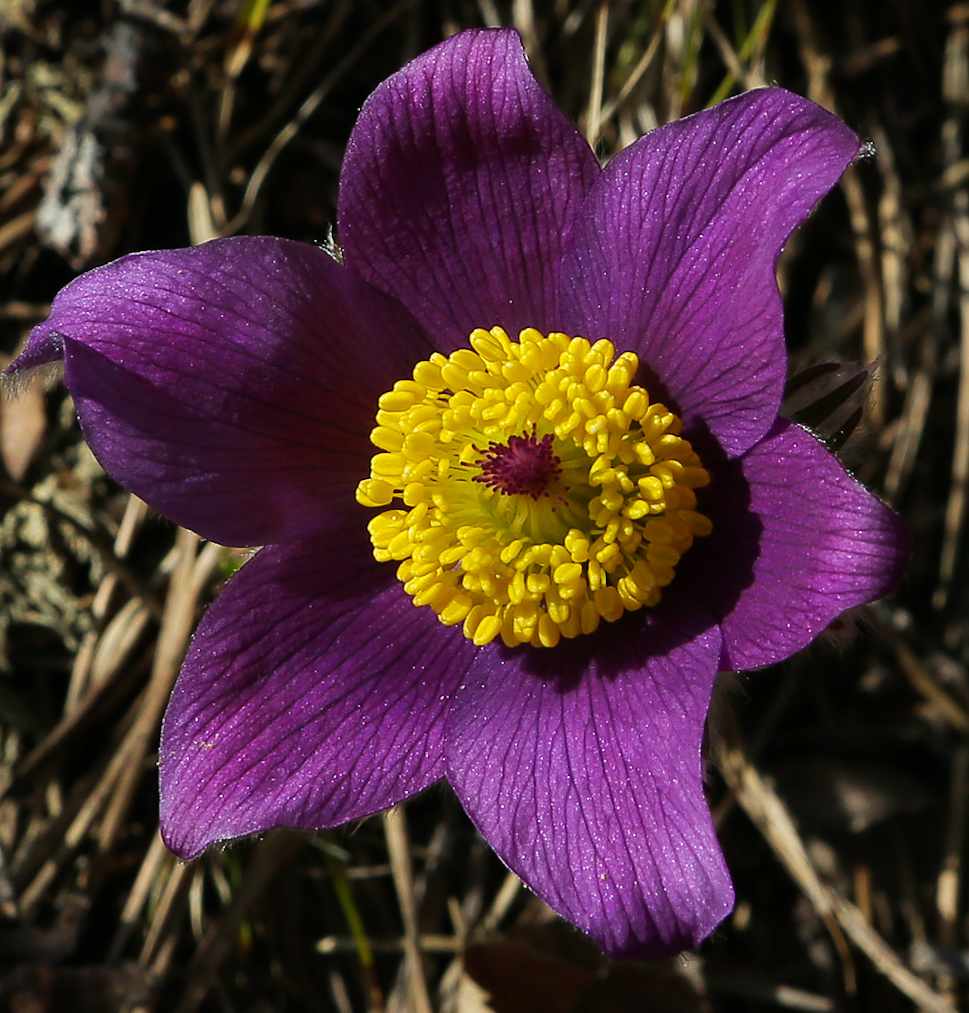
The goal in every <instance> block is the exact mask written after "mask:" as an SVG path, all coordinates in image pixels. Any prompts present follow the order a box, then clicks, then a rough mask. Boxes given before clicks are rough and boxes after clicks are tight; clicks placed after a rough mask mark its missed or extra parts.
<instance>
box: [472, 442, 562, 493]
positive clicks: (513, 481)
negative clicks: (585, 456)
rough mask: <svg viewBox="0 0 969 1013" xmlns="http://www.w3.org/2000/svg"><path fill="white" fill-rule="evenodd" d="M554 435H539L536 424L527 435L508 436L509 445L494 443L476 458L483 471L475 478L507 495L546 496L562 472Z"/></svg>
mask: <svg viewBox="0 0 969 1013" xmlns="http://www.w3.org/2000/svg"><path fill="white" fill-rule="evenodd" d="M553 439H554V437H553V436H552V434H551V433H546V434H545V435H544V436H543V437H542V438H541V439H539V438H538V437H537V436H536V435H535V430H534V428H533V429H532V431H531V433H530V434H529V435H528V436H509V437H508V443H507V445H504V444H501V443H492V444H491V446H490V447H488V449H487V450H486V451H485V456H484V457H483V458H481V460H479V461H475V462H474V463H475V464H476V465H478V467H480V468H481V474H480V475H475V476H474V478H473V479H472V481H475V482H483V483H484V484H485V485H490V486H491V488H492V489H497V490H498V491H499V492H503V493H505V495H506V496H531V498H532V499H541V497H542V496H547V495H548V487H549V485H550V484H551V483H552V482H554V481H555V479H557V478H558V477H559V475H561V474H562V464H561V462H560V461H559V459H558V458H557V457H556V456H555V451H554V450H553V449H552V441H553Z"/></svg>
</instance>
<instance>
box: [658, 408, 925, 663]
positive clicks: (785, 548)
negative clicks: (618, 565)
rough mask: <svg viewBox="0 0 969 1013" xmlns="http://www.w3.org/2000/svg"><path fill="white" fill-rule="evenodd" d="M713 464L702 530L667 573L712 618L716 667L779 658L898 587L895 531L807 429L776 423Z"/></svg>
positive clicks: (905, 547)
mask: <svg viewBox="0 0 969 1013" xmlns="http://www.w3.org/2000/svg"><path fill="white" fill-rule="evenodd" d="M725 467H726V468H727V469H730V470H732V471H733V474H732V475H730V476H722V475H717V476H715V481H714V483H713V484H712V485H711V486H710V490H711V494H710V497H709V501H708V505H705V507H704V508H705V509H706V510H707V512H708V514H709V516H710V517H711V520H712V521H713V529H714V534H713V535H711V536H710V538H709V539H706V540H704V542H698V543H697V544H696V545H695V546H694V547H693V549H691V550H690V553H688V554H687V556H686V557H685V558H684V560H683V564H684V565H683V566H682V567H681V568H680V570H679V571H678V573H677V582H678V583H680V582H682V585H683V591H684V592H685V593H686V592H690V591H691V590H692V592H693V593H694V594H700V595H702V599H703V601H704V602H706V603H707V605H708V607H710V608H712V609H714V610H715V611H717V612H718V613H719V614H721V615H723V619H722V622H721V628H722V630H723V637H724V645H723V656H722V658H721V661H720V667H721V668H723V669H731V670H737V671H739V670H742V669H747V668H756V667H758V666H760V665H769V664H772V663H774V662H776V661H781V660H783V659H784V658H786V657H788V656H790V655H791V654H793V653H794V652H795V651H797V650H800V649H801V648H802V647H804V646H806V645H807V644H808V643H810V641H811V640H813V639H814V637H816V636H817V635H818V634H819V633H821V632H822V631H823V630H824V629H825V628H826V627H827V626H828V625H829V624H830V623H831V622H832V620H834V619H835V618H837V616H838V615H840V614H841V613H842V612H844V611H845V610H846V609H849V608H852V607H853V606H855V605H861V604H863V603H865V602H870V601H874V600H875V599H876V598H880V597H881V596H882V595H885V594H888V593H889V592H890V591H891V590H893V589H894V587H895V586H896V585H897V584H898V582H899V580H901V577H902V574H903V572H904V569H905V565H906V563H907V562H908V556H909V541H910V539H909V536H908V532H907V531H906V529H905V527H904V525H903V524H902V522H901V521H900V520H899V519H898V517H897V516H896V515H895V514H894V513H893V512H892V511H891V510H890V509H889V508H888V507H887V506H885V504H884V503H882V502H881V501H880V500H879V499H877V498H876V497H875V496H873V495H872V494H871V493H870V492H868V490H867V489H865V488H864V487H863V486H862V485H861V484H860V483H859V482H857V481H856V480H855V479H854V478H852V477H851V476H850V475H849V474H848V473H847V472H846V471H845V469H844V468H843V467H842V465H841V463H840V462H839V461H838V460H837V458H836V457H835V456H834V455H833V454H831V453H830V452H829V451H828V450H826V449H825V447H823V446H822V445H821V444H820V443H819V442H818V441H817V439H815V437H814V436H812V435H811V434H810V433H808V432H806V431H805V430H803V429H801V428H800V427H799V426H796V425H793V424H792V423H790V422H785V421H783V420H780V421H778V422H777V424H776V425H775V426H774V428H773V429H772V430H771V432H770V434H769V435H768V436H767V438H766V439H764V440H763V441H762V442H760V443H758V444H757V445H756V446H755V447H753V448H752V449H751V450H750V451H748V452H747V454H745V455H744V457H743V458H742V459H741V460H740V461H737V462H730V463H729V464H728V465H726V466H725ZM741 469H742V475H743V477H742V478H741V476H740V471H741ZM714 501H716V502H714ZM691 556H692V557H693V558H690V557H691Z"/></svg>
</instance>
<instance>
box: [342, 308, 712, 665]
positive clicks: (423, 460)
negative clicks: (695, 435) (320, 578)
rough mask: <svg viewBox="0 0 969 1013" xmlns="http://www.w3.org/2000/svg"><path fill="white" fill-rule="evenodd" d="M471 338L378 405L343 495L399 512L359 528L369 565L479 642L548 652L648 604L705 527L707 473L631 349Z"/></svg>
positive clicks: (491, 334)
mask: <svg viewBox="0 0 969 1013" xmlns="http://www.w3.org/2000/svg"><path fill="white" fill-rule="evenodd" d="M470 343H471V348H462V349H459V350H458V351H456V352H454V353H453V354H451V355H450V356H444V355H442V354H440V353H438V352H435V353H434V354H433V355H432V356H431V357H430V359H429V360H426V361H424V362H419V363H418V364H417V365H416V366H415V367H414V372H413V379H411V380H399V381H398V382H397V383H395V384H394V389H393V390H392V391H389V392H388V393H386V394H384V395H383V396H382V397H381V398H380V401H379V411H378V412H377V427H376V428H375V429H374V430H373V432H372V433H371V434H370V438H371V440H372V441H373V443H374V445H375V446H376V447H377V448H378V449H379V450H381V451H382V453H378V454H376V455H374V457H373V459H372V460H371V462H370V478H369V479H365V480H364V481H362V482H361V483H360V484H359V486H358V487H357V500H358V501H359V502H360V503H362V504H363V505H364V506H369V507H387V506H391V505H392V504H394V501H399V505H397V506H393V508H392V509H389V510H384V511H383V512H382V513H380V514H378V515H377V516H375V517H374V518H373V519H372V520H371V521H370V524H369V526H368V530H369V532H370V539H371V542H372V543H373V549H374V557H375V558H376V559H377V560H379V561H381V562H386V561H389V560H396V561H398V562H399V563H400V566H399V567H398V569H397V576H398V577H399V578H400V580H401V581H402V582H403V584H404V590H405V591H406V592H407V593H408V594H409V595H411V596H412V597H413V599H414V604H415V605H429V606H430V607H431V608H432V609H433V610H434V611H435V612H436V613H437V615H438V618H439V619H440V620H441V622H442V623H444V624H445V625H448V626H451V625H456V624H457V623H463V624H464V633H465V635H466V636H467V637H468V638H469V639H471V640H473V641H474V643H475V644H479V645H480V644H486V643H489V642H490V641H492V640H494V639H495V638H496V637H498V636H500V637H501V638H502V640H503V641H504V642H505V643H506V644H507V645H508V646H515V645H517V644H532V645H534V646H536V647H538V646H544V647H552V646H554V645H555V644H557V643H558V641H559V639H560V637H576V636H578V635H579V634H580V633H591V632H592V631H593V630H595V629H596V628H597V627H598V626H599V623H600V622H601V621H602V620H603V619H605V620H606V621H608V622H612V621H614V620H616V619H618V618H619V617H620V616H621V615H622V614H623V613H624V612H626V611H635V610H636V609H640V608H642V607H643V606H652V605H655V604H656V603H657V602H658V601H659V600H660V595H661V589H662V588H663V587H665V586H666V585H668V584H669V583H670V581H672V579H673V576H674V568H675V567H676V564H677V563H678V562H679V559H680V557H681V556H682V555H683V553H684V552H686V550H687V549H688V548H689V547H690V545H691V544H692V543H693V539H694V537H696V536H703V535H708V534H709V533H710V530H711V524H710V521H709V520H708V519H707V518H706V517H705V516H704V515H703V514H700V513H698V512H697V510H696V495H695V494H694V492H693V490H694V489H698V488H700V487H701V486H704V485H706V484H707V483H708V482H709V481H710V478H709V475H708V474H707V471H706V470H705V469H704V468H703V466H702V464H701V463H700V459H699V458H698V457H697V455H696V454H695V453H694V451H693V448H692V447H691V446H690V444H689V443H688V442H687V441H686V440H684V439H682V437H681V436H680V435H679V434H680V432H681V430H682V423H681V422H680V419H679V418H678V417H677V416H676V415H674V414H673V413H672V412H671V411H670V410H669V409H668V408H666V407H664V406H663V405H661V404H650V401H649V397H648V395H647V393H646V391H645V390H644V389H643V388H642V387H639V386H636V385H635V384H633V383H632V382H631V381H632V379H633V377H634V376H635V374H636V370H637V368H638V366H639V360H638V359H637V357H636V356H635V355H634V354H632V353H631V352H624V353H623V354H622V355H620V356H618V358H617V357H616V354H615V349H614V348H613V346H612V344H611V343H610V342H608V341H597V342H596V343H595V344H594V345H590V343H589V342H588V341H586V340H585V338H570V337H568V336H567V335H565V334H558V333H553V334H549V335H548V336H547V337H545V336H544V335H542V334H540V333H539V332H538V331H536V330H534V329H532V328H529V329H527V330H524V331H522V332H521V334H520V335H519V340H518V341H517V342H516V341H512V340H511V339H510V338H509V337H508V335H507V334H506V333H505V332H504V331H503V330H502V329H501V328H500V327H495V328H492V330H491V331H485V330H476V331H474V332H473V333H472V335H471V339H470Z"/></svg>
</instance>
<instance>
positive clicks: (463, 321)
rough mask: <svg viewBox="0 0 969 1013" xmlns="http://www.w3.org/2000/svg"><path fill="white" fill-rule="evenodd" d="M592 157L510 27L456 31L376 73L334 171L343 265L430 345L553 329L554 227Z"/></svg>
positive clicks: (557, 247)
mask: <svg viewBox="0 0 969 1013" xmlns="http://www.w3.org/2000/svg"><path fill="white" fill-rule="evenodd" d="M598 174H599V165H598V162H597V161H596V159H595V156H594V155H593V153H592V150H591V149H590V148H589V146H588V144H586V142H585V141H584V140H583V139H582V137H581V136H580V135H579V133H578V132H577V131H576V129H575V127H573V126H572V124H571V123H569V121H568V120H567V119H566V118H565V116H564V115H563V114H562V112H561V111H560V110H559V109H558V107H557V106H556V105H555V103H554V102H553V101H552V100H551V98H549V96H548V95H547V94H546V93H545V92H544V91H543V90H542V88H541V87H540V86H539V84H538V83H537V82H536V80H535V78H534V77H533V76H532V73H531V71H530V70H529V69H528V64H527V62H526V60H525V54H524V51H523V49H522V44H521V39H520V38H519V37H518V35H517V33H516V32H514V31H512V30H510V29H506V30H500V31H467V32H462V33H461V34H460V35H456V36H454V37H452V38H450V39H448V40H447V41H445V42H443V43H441V44H440V45H438V46H436V47H435V48H434V49H432V50H430V51H429V52H427V53H425V54H424V55H422V56H419V57H418V58H417V59H416V60H413V61H412V62H411V63H409V64H408V65H407V66H406V67H404V69H403V70H401V71H399V72H398V73H397V74H395V75H394V76H393V77H391V78H389V79H388V80H386V81H385V82H384V83H383V84H381V85H380V86H379V87H378V88H377V90H376V91H375V92H374V93H373V94H372V95H371V96H370V98H369V99H368V100H367V102H366V103H365V104H364V106H363V109H362V110H361V112H360V118H359V119H358V121H357V125H356V127H355V128H354V130H353V133H352V134H351V136H350V143H349V145H348V147H347V153H346V158H345V159H344V162H343V171H342V173H341V176H340V199H339V215H338V221H339V227H340V232H339V235H340V242H341V244H342V246H343V253H344V256H345V258H346V263H347V266H348V267H350V268H351V269H352V270H355V271H358V272H359V273H360V274H362V275H364V277H366V278H367V279H368V280H369V281H371V282H373V283H374V284H375V285H377V287H378V288H382V289H383V290H384V291H386V292H389V293H391V294H392V295H394V296H396V297H397V298H398V299H400V300H401V302H403V303H404V305H406V306H407V307H408V308H409V309H410V310H411V311H412V312H413V313H414V315H415V316H416V317H417V319H418V320H420V321H421V322H422V323H423V324H424V325H425V326H426V327H427V328H428V329H429V330H430V331H431V332H432V333H434V334H435V336H436V338H437V340H438V343H439V346H440V349H441V351H444V352H450V351H452V350H453V349H454V348H455V347H457V346H459V345H462V344H466V343H467V339H468V335H469V334H470V333H471V331H472V330H473V329H474V328H475V327H486V328H488V327H493V326H495V325H499V326H502V327H504V328H505V329H506V330H507V331H508V332H509V333H510V334H513V335H517V333H518V331H519V330H520V329H521V328H523V327H539V328H541V329H545V330H547V329H549V328H554V327H557V326H558V324H557V295H558V264H559V260H560V257H561V250H562V242H563V236H564V235H565V234H566V233H567V232H568V229H569V225H570V222H571V220H572V217H573V215H574V214H575V211H576V208H577V207H578V205H579V203H580V202H581V200H582V198H583V197H584V195H585V193H586V191H587V190H588V188H589V186H590V185H591V184H592V181H593V180H594V179H595V178H596V176H598Z"/></svg>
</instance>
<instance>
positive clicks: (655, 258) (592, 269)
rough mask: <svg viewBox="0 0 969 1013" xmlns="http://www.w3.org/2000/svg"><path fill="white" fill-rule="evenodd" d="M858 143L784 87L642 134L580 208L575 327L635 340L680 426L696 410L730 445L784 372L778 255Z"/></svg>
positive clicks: (748, 440) (767, 406) (763, 427)
mask: <svg viewBox="0 0 969 1013" xmlns="http://www.w3.org/2000/svg"><path fill="white" fill-rule="evenodd" d="M859 148H860V143H859V141H858V138H857V137H856V136H855V135H854V133H852V131H851V130H849V129H848V127H846V126H845V125H844V124H843V123H841V122H840V120H837V119H835V117H833V116H832V115H830V114H829V113H827V112H825V111H824V110H823V109H821V108H820V107H818V106H816V105H814V104H813V103H811V102H808V101H806V100H805V99H802V98H798V97H797V96H795V95H791V94H790V93H788V92H786V91H783V90H781V89H778V88H767V89H763V90H760V91H753V92H748V93H747V94H746V95H741V96H740V97H739V98H736V99H733V100H731V101H728V102H723V103H721V104H720V105H718V106H714V107H713V108H712V109H708V110H706V111H705V112H701V113H697V114H696V115H694V116H690V117H687V118H686V119H683V120H679V121H677V122H675V123H671V124H669V125H668V126H665V127H662V128H660V129H659V130H655V131H653V132H652V133H650V134H647V135H646V136H645V137H643V138H642V139H641V140H639V141H638V142H636V143H635V144H633V145H632V146H631V147H629V148H627V149H626V150H625V151H624V152H622V153H621V154H620V155H618V156H617V157H616V158H615V159H613V161H612V162H610V163H609V165H608V166H607V168H606V169H605V171H604V172H603V174H602V176H601V177H600V179H599V181H598V182H597V183H596V185H595V186H594V187H593V189H592V190H591V192H590V194H589V197H588V199H587V201H586V204H585V205H584V206H583V209H582V211H581V212H580V215H579V218H578V219H577V221H576V224H575V227H574V229H573V232H572V236H571V239H570V241H569V246H568V252H567V254H566V259H565V262H564V264H563V279H564V280H563V286H564V292H565V296H564V298H566V299H570V300H571V302H570V309H569V313H568V319H567V327H568V328H569V329H570V333H582V334H583V336H584V337H587V338H589V339H590V340H594V339H597V338H608V339H609V340H610V341H612V342H613V343H614V344H615V345H616V346H617V347H618V348H620V349H623V350H632V351H635V352H637V353H638V354H639V355H640V357H641V358H642V359H643V360H644V361H645V363H646V365H647V367H648V369H649V372H650V373H651V374H652V376H653V377H654V378H658V379H659V381H660V384H661V385H662V386H663V387H665V391H664V392H663V396H666V394H669V395H670V396H671V397H672V399H673V401H674V403H675V405H676V406H678V408H679V409H680V411H681V414H682V415H683V416H684V418H685V421H687V423H688V424H689V421H690V420H691V419H692V418H694V417H697V416H699V417H702V419H703V420H704V422H705V423H706V425H707V426H708V427H709V428H710V430H711V431H712V432H713V434H714V435H715V436H716V437H717V438H718V439H719V440H720V441H721V443H722V444H723V446H724V447H725V449H726V450H727V451H728V453H729V454H730V455H731V456H734V455H736V454H739V453H741V452H742V451H744V450H746V449H747V448H748V447H750V446H751V445H752V444H753V443H754V442H755V441H756V440H757V439H759V438H760V437H761V436H763V435H764V433H766V432H767V430H768V429H769V428H770V426H771V425H772V423H773V421H774V419H775V418H776V416H777V410H778V407H779V405H780V401H781V392H782V389H783V385H784V377H785V353H784V334H783V320H782V312H781V299H780V293H779V292H778V288H777V281H776V278H775V266H776V263H777V258H778V255H779V254H780V251H781V249H782V247H783V245H784V243H785V241H786V240H787V237H788V236H789V235H790V233H791V231H792V230H793V229H794V227H795V226H796V225H798V224H799V223H800V222H801V221H802V220H803V219H804V218H805V216H806V215H807V214H808V212H809V211H810V210H811V208H812V207H813V206H814V204H815V203H816V202H817V200H818V199H819V198H820V197H821V196H822V195H823V194H825V193H827V191H828V190H829V189H830V188H831V187H832V186H834V184H835V183H836V182H837V180H838V178H839V177H840V176H841V174H842V172H844V170H845V167H846V166H847V165H848V163H849V162H850V161H851V160H852V158H854V157H855V156H856V155H857V154H858V151H859ZM647 385H649V382H648V381H647ZM654 386H655V384H654Z"/></svg>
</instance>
